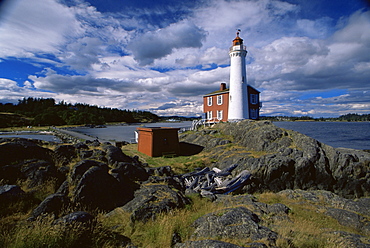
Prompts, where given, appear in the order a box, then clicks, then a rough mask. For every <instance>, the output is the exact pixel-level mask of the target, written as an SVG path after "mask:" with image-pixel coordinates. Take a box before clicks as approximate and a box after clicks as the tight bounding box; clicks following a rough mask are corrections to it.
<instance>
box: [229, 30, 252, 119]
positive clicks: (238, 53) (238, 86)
mask: <svg viewBox="0 0 370 248" xmlns="http://www.w3.org/2000/svg"><path fill="white" fill-rule="evenodd" d="M239 31H240V30H238V32H237V33H236V38H235V39H234V40H233V45H232V46H231V47H230V51H229V55H230V90H229V110H228V112H229V113H228V121H240V120H244V119H249V107H248V94H247V75H246V74H247V73H246V66H245V56H246V55H247V50H246V47H245V46H244V45H243V39H242V38H240V37H239Z"/></svg>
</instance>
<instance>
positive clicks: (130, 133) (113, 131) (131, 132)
mask: <svg viewBox="0 0 370 248" xmlns="http://www.w3.org/2000/svg"><path fill="white" fill-rule="evenodd" d="M191 123H192V122H191V121H184V122H165V123H145V124H133V125H126V126H107V127H106V128H88V127H79V128H73V129H71V131H75V132H79V133H83V134H86V135H89V136H92V137H98V138H100V139H104V140H112V141H128V142H132V141H134V140H135V130H136V128H138V127H176V128H189V127H191Z"/></svg>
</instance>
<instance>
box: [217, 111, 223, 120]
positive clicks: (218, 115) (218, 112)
mask: <svg viewBox="0 0 370 248" xmlns="http://www.w3.org/2000/svg"><path fill="white" fill-rule="evenodd" d="M222 118H223V111H222V110H217V119H218V120H219V121H221V120H222Z"/></svg>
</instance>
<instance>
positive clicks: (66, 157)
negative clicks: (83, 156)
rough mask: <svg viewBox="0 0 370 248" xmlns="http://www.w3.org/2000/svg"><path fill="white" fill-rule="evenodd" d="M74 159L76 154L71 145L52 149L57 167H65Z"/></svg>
mask: <svg viewBox="0 0 370 248" xmlns="http://www.w3.org/2000/svg"><path fill="white" fill-rule="evenodd" d="M76 157H77V152H76V148H75V146H73V145H59V146H57V147H56V148H55V149H54V160H55V161H56V163H57V164H59V165H66V164H68V163H70V162H71V161H72V159H74V158H76Z"/></svg>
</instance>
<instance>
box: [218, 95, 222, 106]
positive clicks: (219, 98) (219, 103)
mask: <svg viewBox="0 0 370 248" xmlns="http://www.w3.org/2000/svg"><path fill="white" fill-rule="evenodd" d="M222 104H223V96H222V95H217V105H222Z"/></svg>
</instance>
